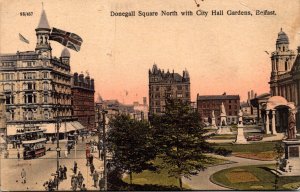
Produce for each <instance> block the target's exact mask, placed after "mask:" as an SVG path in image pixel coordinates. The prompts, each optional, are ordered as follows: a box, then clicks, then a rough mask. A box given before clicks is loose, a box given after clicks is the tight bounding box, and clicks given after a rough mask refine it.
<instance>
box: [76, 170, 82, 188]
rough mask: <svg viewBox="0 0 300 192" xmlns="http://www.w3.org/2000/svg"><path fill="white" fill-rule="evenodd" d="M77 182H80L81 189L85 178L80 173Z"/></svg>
mask: <svg viewBox="0 0 300 192" xmlns="http://www.w3.org/2000/svg"><path fill="white" fill-rule="evenodd" d="M77 180H78V185H79V188H81V186H82V183H83V180H84V178H83V176H82V174H81V172H80V171H79V172H78V176H77Z"/></svg>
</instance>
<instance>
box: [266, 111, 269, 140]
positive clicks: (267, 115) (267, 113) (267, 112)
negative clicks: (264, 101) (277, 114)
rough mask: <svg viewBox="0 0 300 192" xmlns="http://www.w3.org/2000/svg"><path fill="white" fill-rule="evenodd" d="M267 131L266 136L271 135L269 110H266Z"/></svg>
mask: <svg viewBox="0 0 300 192" xmlns="http://www.w3.org/2000/svg"><path fill="white" fill-rule="evenodd" d="M266 118H267V120H266V130H265V133H266V134H270V121H269V110H266Z"/></svg>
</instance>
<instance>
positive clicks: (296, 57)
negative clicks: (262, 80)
mask: <svg viewBox="0 0 300 192" xmlns="http://www.w3.org/2000/svg"><path fill="white" fill-rule="evenodd" d="M275 48H276V50H275V51H274V52H272V55H271V65H272V71H271V77H270V82H269V84H270V93H271V97H274V96H280V97H283V98H285V99H286V100H287V102H292V103H293V104H294V105H295V110H296V111H295V116H296V122H297V129H298V130H299V129H300V112H299V111H300V46H298V49H297V51H294V50H291V49H290V48H289V38H288V36H287V34H286V33H285V32H284V31H282V29H281V31H280V32H279V33H278V37H277V40H276V47H275ZM280 111H284V109H278V110H277V112H280ZM278 115H279V114H278ZM285 116H286V115H285ZM277 121H279V120H277ZM276 124H277V125H279V124H280V123H279V122H276Z"/></svg>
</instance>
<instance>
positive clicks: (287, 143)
mask: <svg viewBox="0 0 300 192" xmlns="http://www.w3.org/2000/svg"><path fill="white" fill-rule="evenodd" d="M283 143H284V152H285V153H284V158H283V159H282V160H281V162H280V166H279V167H280V173H281V175H282V176H297V175H298V176H299V175H300V155H299V154H300V140H298V139H287V140H284V141H283Z"/></svg>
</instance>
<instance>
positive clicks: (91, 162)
mask: <svg viewBox="0 0 300 192" xmlns="http://www.w3.org/2000/svg"><path fill="white" fill-rule="evenodd" d="M93 160H94V156H93V155H92V154H91V155H90V164H93Z"/></svg>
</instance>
